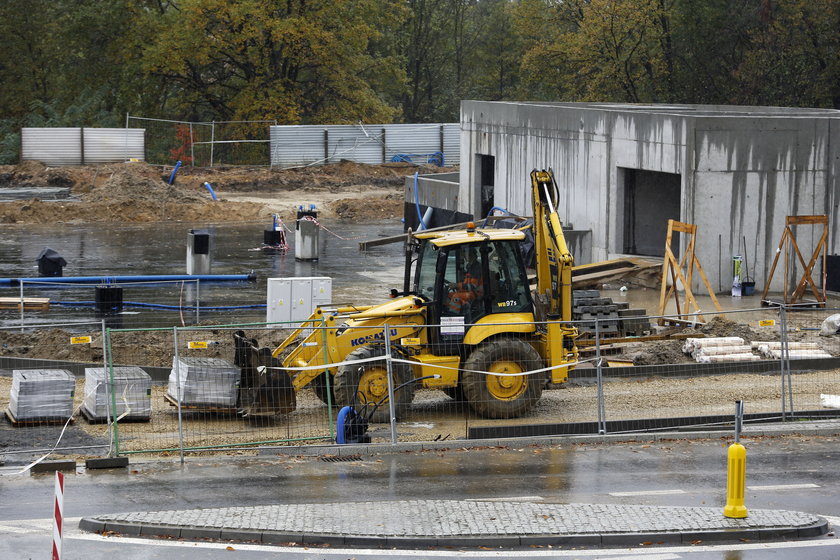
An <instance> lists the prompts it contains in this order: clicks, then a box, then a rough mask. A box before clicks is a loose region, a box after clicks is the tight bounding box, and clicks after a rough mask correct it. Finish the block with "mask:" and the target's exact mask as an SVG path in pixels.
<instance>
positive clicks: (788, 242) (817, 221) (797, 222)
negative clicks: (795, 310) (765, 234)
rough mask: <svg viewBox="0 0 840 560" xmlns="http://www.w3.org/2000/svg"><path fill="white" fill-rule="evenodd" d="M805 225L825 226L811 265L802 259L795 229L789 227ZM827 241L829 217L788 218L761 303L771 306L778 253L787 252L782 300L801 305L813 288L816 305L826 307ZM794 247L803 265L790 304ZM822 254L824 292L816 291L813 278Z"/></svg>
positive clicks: (794, 265)
mask: <svg viewBox="0 0 840 560" xmlns="http://www.w3.org/2000/svg"><path fill="white" fill-rule="evenodd" d="M802 225H811V226H819V225H822V227H823V229H822V235H820V239H819V241H817V244H816V246H815V247H814V252H813V253H812V254H811V260H809V261H808V263H807V264H806V263H805V258H804V257H803V256H802V252H801V251H800V250H799V245H798V244H797V243H796V236H795V235H794V234H793V230H792V229H791V227H790V226H802ZM826 239H828V216H826V215H824V214H823V215H821V216H787V217H786V218H785V229H784V231H783V232H782V239H781V241H779V248H778V249H777V250H776V256H775V258H774V259H773V266H771V267H770V275H769V276H768V277H767V282H766V283H765V284H764V292H763V293H762V294H761V302H762V303H763V304H765V303H771V304H772V302H769V301H768V300H767V292H769V291H770V282H771V281H772V280H773V273H774V272H776V264H778V262H779V254H781V253H782V252H784V254H785V272H784V278H785V288H784V293H783V298H784V302H785V304H791V305H792V304H795V303H798V302H799V300H800V298H801V297H802V296H803V295H804V294H805V290H806V289H807V288H808V287H810V288H811V293H813V294H814V297H815V298H816V300H817V301H816V303H817V305H818V306H820V307H823V306H825V270H826V268H825V267H826V253H827V247H826ZM791 246H792V247H793V250H794V252H795V253H796V257H797V259H798V260H799V263H800V264H801V265H802V268H803V271H802V277H801V278H800V279H799V282H797V284H796V289H794V290H793V293H792V294H790V301H788V277H789V276H790V272H791V268H790V263H789V261H790V248H791ZM820 253H822V269H823V274H822V277H821V279H822V291H820V290H819V289H818V288H817V285H816V284H815V283H814V280H813V278H811V273H812V272H813V270H814V265H815V264H816V263H817V259H818V258H819V256H820ZM793 270H796V262H795V261H794V263H793Z"/></svg>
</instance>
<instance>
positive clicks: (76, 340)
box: [70, 336, 91, 344]
mask: <svg viewBox="0 0 840 560" xmlns="http://www.w3.org/2000/svg"><path fill="white" fill-rule="evenodd" d="M90 340H91V337H89V336H71V337H70V344H90Z"/></svg>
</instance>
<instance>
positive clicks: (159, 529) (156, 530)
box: [140, 525, 181, 539]
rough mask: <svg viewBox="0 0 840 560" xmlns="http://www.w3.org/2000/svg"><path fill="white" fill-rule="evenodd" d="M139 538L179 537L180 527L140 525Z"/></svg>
mask: <svg viewBox="0 0 840 560" xmlns="http://www.w3.org/2000/svg"><path fill="white" fill-rule="evenodd" d="M140 536H142V537H174V538H176V539H177V538H178V537H180V536H181V528H180V527H165V526H162V525H141V526H140Z"/></svg>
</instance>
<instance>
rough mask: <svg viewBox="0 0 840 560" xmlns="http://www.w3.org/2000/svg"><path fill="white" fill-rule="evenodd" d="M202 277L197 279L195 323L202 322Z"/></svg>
mask: <svg viewBox="0 0 840 560" xmlns="http://www.w3.org/2000/svg"><path fill="white" fill-rule="evenodd" d="M200 292H201V279H200V278H196V279H195V324H196V325H198V324H199V323H200V322H201V293H200Z"/></svg>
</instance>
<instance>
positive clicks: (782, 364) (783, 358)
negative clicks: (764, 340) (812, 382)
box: [779, 303, 790, 420]
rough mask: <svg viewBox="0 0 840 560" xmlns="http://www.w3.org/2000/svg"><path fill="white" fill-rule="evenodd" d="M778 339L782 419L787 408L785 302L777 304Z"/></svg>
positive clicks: (787, 355)
mask: <svg viewBox="0 0 840 560" xmlns="http://www.w3.org/2000/svg"><path fill="white" fill-rule="evenodd" d="M779 329H780V331H781V332H780V333H779V335H780V336H779V341H780V342H781V344H780V345H779V349H780V350H781V355H780V356H779V368H780V370H781V371H780V373H781V381H782V420H784V419H785V416H786V408H787V399H786V398H785V373H786V371H785V369H786V368H785V366H786V364H785V362H786V360H787V358H789V357H790V355H789V354H788V345H787V335H788V333H787V315H786V313H785V304H784V303H782V304H780V305H779Z"/></svg>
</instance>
